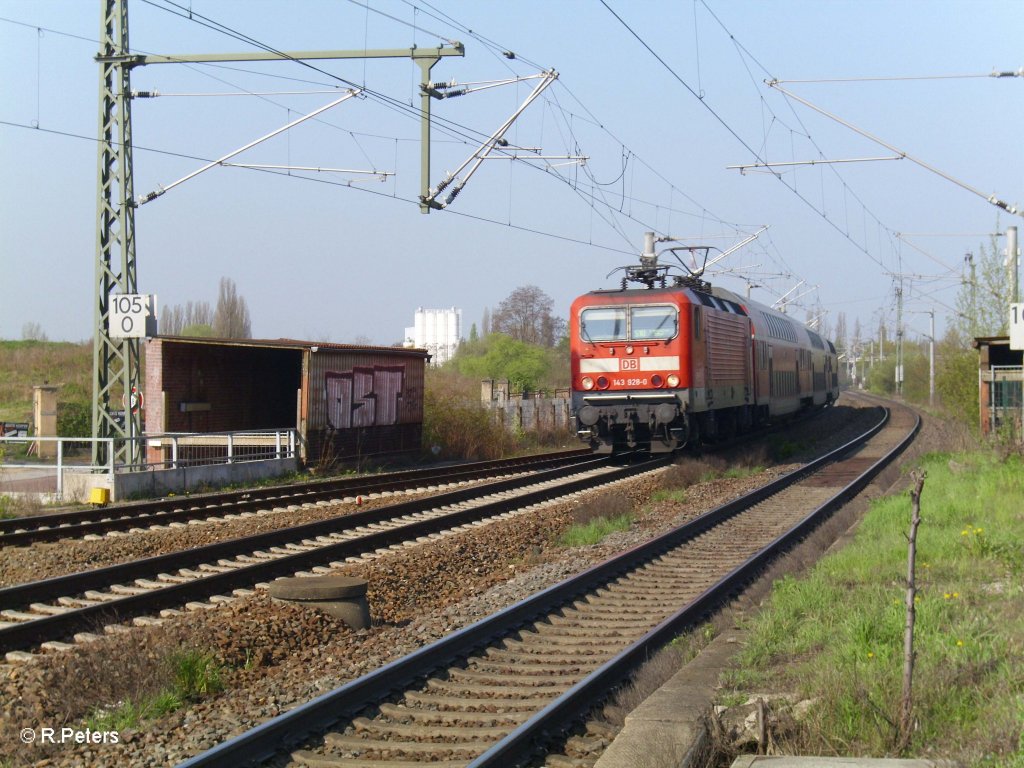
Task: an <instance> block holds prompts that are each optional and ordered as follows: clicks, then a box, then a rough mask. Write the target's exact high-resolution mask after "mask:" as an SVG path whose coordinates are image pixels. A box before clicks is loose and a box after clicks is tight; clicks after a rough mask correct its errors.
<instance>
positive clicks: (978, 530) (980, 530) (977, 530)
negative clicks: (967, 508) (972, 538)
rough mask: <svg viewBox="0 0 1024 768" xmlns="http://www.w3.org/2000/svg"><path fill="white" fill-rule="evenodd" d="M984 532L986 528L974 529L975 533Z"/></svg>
mask: <svg viewBox="0 0 1024 768" xmlns="http://www.w3.org/2000/svg"><path fill="white" fill-rule="evenodd" d="M984 530H985V529H984V528H975V529H974V532H975V533H981V532H982V531H984Z"/></svg>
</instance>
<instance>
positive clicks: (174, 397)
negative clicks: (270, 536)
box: [144, 336, 430, 464]
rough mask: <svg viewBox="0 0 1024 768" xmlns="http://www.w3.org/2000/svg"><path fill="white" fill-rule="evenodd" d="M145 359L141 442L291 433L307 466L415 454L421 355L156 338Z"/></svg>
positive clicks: (313, 345) (348, 347)
mask: <svg viewBox="0 0 1024 768" xmlns="http://www.w3.org/2000/svg"><path fill="white" fill-rule="evenodd" d="M145 355H146V359H145V370H146V374H145V389H144V394H145V413H144V417H145V430H146V432H147V433H148V434H158V433H166V432H225V431H239V430H255V429H281V428H293V429H295V430H296V432H297V434H298V440H299V446H300V458H301V459H302V460H303V461H304V462H305V463H306V464H312V463H316V462H318V461H320V460H321V459H322V458H334V459H339V460H354V459H364V458H368V457H384V456H397V455H401V454H409V455H415V454H417V453H418V452H419V450H420V445H421V437H422V432H423V382H424V371H425V368H426V365H427V362H428V360H429V357H430V356H429V354H428V353H427V352H426V350H422V349H403V348H401V347H368V346H356V345H348V344H329V343H321V342H310V341H297V340H292V339H277V340H254V339H202V338H192V337H182V336H160V337H155V338H152V339H149V340H148V341H147V342H146V352H145Z"/></svg>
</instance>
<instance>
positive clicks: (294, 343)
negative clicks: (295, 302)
mask: <svg viewBox="0 0 1024 768" xmlns="http://www.w3.org/2000/svg"><path fill="white" fill-rule="evenodd" d="M153 338H154V339H160V340H161V341H171V342H175V343H182V344H199V345H205V346H226V347H258V348H265V349H308V350H310V351H313V348H314V347H316V348H317V351H318V350H321V349H323V350H335V351H343V352H386V353H388V354H395V355H410V356H413V357H427V356H428V355H429V354H430V353H429V352H427V350H425V349H416V348H410V347H379V346H369V345H364V344H335V343H333V342H329V341H301V340H299V339H216V338H210V337H207V336H154V337H153Z"/></svg>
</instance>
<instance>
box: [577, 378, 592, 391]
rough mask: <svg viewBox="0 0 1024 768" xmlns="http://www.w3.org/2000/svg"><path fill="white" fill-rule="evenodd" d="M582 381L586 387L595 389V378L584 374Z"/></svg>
mask: <svg viewBox="0 0 1024 768" xmlns="http://www.w3.org/2000/svg"><path fill="white" fill-rule="evenodd" d="M580 383H581V384H582V385H583V388H584V389H593V388H594V380H593V379H592V378H590V377H589V376H584V377H583V381H582V382H580Z"/></svg>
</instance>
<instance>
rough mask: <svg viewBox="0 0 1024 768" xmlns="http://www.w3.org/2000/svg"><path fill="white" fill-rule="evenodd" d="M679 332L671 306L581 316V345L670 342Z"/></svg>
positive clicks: (590, 311)
mask: <svg viewBox="0 0 1024 768" xmlns="http://www.w3.org/2000/svg"><path fill="white" fill-rule="evenodd" d="M678 331H679V315H678V312H677V311H676V308H675V307H673V306H670V305H668V306H666V305H663V306H639V307H629V308H628V310H627V308H626V307H623V306H617V307H590V308H588V309H584V310H583V311H582V312H581V313H580V338H582V339H583V340H584V341H589V342H595V341H626V340H633V341H648V340H651V339H671V338H672V337H673V336H675V335H676V333H677V332H678Z"/></svg>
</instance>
